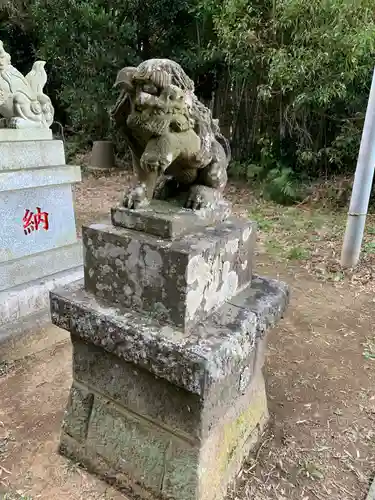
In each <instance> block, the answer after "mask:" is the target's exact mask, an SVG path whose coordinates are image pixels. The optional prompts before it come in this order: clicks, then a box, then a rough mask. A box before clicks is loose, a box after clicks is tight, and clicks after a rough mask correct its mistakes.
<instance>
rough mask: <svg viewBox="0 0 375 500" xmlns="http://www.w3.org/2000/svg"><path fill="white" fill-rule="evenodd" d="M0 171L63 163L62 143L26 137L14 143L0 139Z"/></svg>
mask: <svg viewBox="0 0 375 500" xmlns="http://www.w3.org/2000/svg"><path fill="white" fill-rule="evenodd" d="M0 158H1V161H0V172H7V171H11V170H30V169H31V170H32V169H35V168H38V167H56V166H58V165H65V151H64V143H63V142H62V141H59V140H53V141H51V140H43V141H36V140H34V141H33V140H31V139H26V140H24V141H21V142H18V143H17V144H14V143H13V142H6V141H0Z"/></svg>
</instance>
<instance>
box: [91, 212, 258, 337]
mask: <svg viewBox="0 0 375 500" xmlns="http://www.w3.org/2000/svg"><path fill="white" fill-rule="evenodd" d="M255 235H256V228H255V225H254V223H252V222H249V221H245V220H244V221H242V220H237V219H227V220H226V221H224V222H222V223H220V224H218V225H217V226H216V227H205V228H202V229H201V231H199V232H197V233H195V234H190V235H183V236H179V237H177V238H175V239H174V240H173V241H168V240H163V239H161V238H157V237H156V236H153V235H150V234H146V233H140V232H138V231H137V232H135V231H132V230H128V229H124V228H120V227H115V226H111V225H105V224H95V225H92V226H90V227H87V228H84V229H83V244H84V248H85V252H84V272H85V288H86V290H88V291H90V292H91V293H93V294H94V295H96V296H97V297H99V298H103V299H105V300H106V301H108V302H111V303H113V304H119V305H121V306H124V307H129V308H134V309H135V310H137V311H145V312H149V313H151V314H153V315H154V316H157V317H159V319H163V320H165V321H167V322H170V323H173V324H175V325H177V326H179V327H181V328H183V329H184V330H186V331H187V330H189V329H191V328H194V327H195V325H196V324H197V323H198V322H199V321H202V320H203V319H204V318H206V317H207V316H208V315H209V314H210V313H211V312H213V311H214V310H215V309H217V308H218V307H220V306H221V305H222V304H224V302H225V301H226V300H227V299H230V298H231V297H233V296H234V295H236V294H237V293H238V292H240V291H241V290H242V289H244V288H245V287H247V286H248V285H249V284H250V283H251V273H252V257H253V246H254V242H255Z"/></svg>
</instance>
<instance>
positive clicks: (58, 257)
mask: <svg viewBox="0 0 375 500" xmlns="http://www.w3.org/2000/svg"><path fill="white" fill-rule="evenodd" d="M13 132H14V134H13V137H12V133H13ZM21 132H22V133H23V140H21V138H22V133H21ZM43 132H44V134H45V133H46V132H50V131H43ZM33 135H34V137H36V136H37V134H36V131H33ZM42 136H43V134H42ZM14 137H16V139H17V140H11V139H12V138H14ZM80 179H81V172H80V168H79V167H75V166H70V165H65V153H64V145H63V143H62V141H58V140H52V138H49V139H43V140H40V139H35V140H28V131H20V130H6V129H4V130H1V129H0V220H1V224H2V227H1V231H0V342H2V341H5V339H8V338H9V337H12V336H13V334H14V332H15V331H17V330H18V327H20V328H21V329H22V323H24V322H25V320H27V319H28V318H36V317H39V316H40V315H46V320H47V321H48V315H47V314H46V313H48V312H49V291H50V290H51V289H52V288H53V287H55V286H58V285H62V284H65V283H68V282H70V281H76V280H77V279H79V278H81V277H82V275H83V268H82V246H81V243H80V242H78V241H77V234H76V225H75V217H74V208H73V199H72V183H74V182H78V181H80Z"/></svg>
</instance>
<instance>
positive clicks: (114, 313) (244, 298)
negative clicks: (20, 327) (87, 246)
mask: <svg viewBox="0 0 375 500" xmlns="http://www.w3.org/2000/svg"><path fill="white" fill-rule="evenodd" d="M235 300H236V305H234V304H233V303H232V302H231V300H228V301H227V302H226V303H225V304H224V305H223V306H222V307H221V308H220V309H219V310H218V311H216V312H215V313H214V314H212V316H210V318H208V319H207V320H206V321H205V322H204V323H203V322H202V323H199V324H198V325H197V326H196V328H195V329H194V330H193V331H192V332H190V333H184V332H183V331H182V330H181V329H179V328H177V327H172V326H170V325H166V324H165V323H161V322H159V321H158V320H156V319H154V318H152V317H150V316H147V315H145V314H138V313H136V312H134V311H132V310H129V309H124V308H118V307H114V306H111V305H108V304H107V303H105V302H103V301H101V300H100V299H98V298H96V297H95V296H94V295H92V294H91V293H89V292H87V291H86V290H85V289H84V288H83V283H82V282H77V283H73V284H71V285H70V286H66V287H64V288H63V289H59V290H55V291H53V292H52V293H51V316H52V322H53V323H54V324H55V325H56V326H59V327H60V328H63V329H65V330H68V331H69V332H70V333H71V334H72V336H73V337H74V338H75V339H77V340H79V339H80V340H82V341H84V342H86V343H89V344H91V345H94V346H97V347H100V348H101V349H103V350H104V351H106V352H109V353H111V354H113V355H115V356H116V357H118V358H119V359H122V360H124V361H126V362H130V363H133V364H134V365H136V366H138V367H139V368H143V369H145V370H146V371H148V372H150V373H151V374H152V375H154V376H156V377H160V378H162V379H165V380H167V381H168V382H170V383H172V384H174V385H176V386H178V387H180V388H182V389H185V390H187V391H188V392H190V393H192V394H196V395H198V396H200V397H207V396H208V394H211V393H212V394H215V397H217V398H219V399H223V400H225V401H227V402H228V401H229V400H230V397H229V394H228V393H226V394H225V395H224V393H223V391H224V389H225V388H227V389H228V390H229V391H232V390H234V391H238V390H244V389H245V388H246V387H247V385H248V383H249V381H250V379H251V376H252V374H253V367H254V365H253V363H251V358H252V356H253V353H254V350H255V349H256V346H257V339H258V338H261V337H262V335H263V333H264V331H265V330H267V329H268V328H269V327H272V326H273V325H274V324H275V323H276V322H277V321H278V320H279V319H280V318H281V316H282V315H283V313H284V311H285V309H286V307H287V304H288V300H289V291H288V287H287V285H285V284H284V283H282V282H279V281H275V280H269V279H266V278H255V279H254V280H253V282H252V284H251V286H250V287H248V288H247V289H246V290H244V291H243V292H242V293H241V294H239V296H237V297H236V298H235ZM252 361H254V359H253V360H252ZM232 376H233V377H235V378H237V380H235V379H231V377H232ZM229 379H230V382H229ZM233 397H235V394H234V395H233Z"/></svg>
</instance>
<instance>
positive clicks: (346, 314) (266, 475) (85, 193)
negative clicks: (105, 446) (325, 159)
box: [0, 174, 375, 500]
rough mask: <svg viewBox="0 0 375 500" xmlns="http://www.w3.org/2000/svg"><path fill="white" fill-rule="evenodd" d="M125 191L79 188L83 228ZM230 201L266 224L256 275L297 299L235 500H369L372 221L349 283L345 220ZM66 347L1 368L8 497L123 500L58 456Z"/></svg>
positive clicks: (2, 480)
mask: <svg viewBox="0 0 375 500" xmlns="http://www.w3.org/2000/svg"><path fill="white" fill-rule="evenodd" d="M125 182H127V176H126V175H125V174H122V175H114V176H111V177H107V178H99V179H94V178H93V177H86V178H85V179H84V181H83V183H81V184H80V185H79V186H78V187H77V190H76V209H77V218H78V221H77V222H78V226H81V225H82V224H87V223H90V222H94V221H98V220H99V219H101V218H103V217H106V216H107V214H108V210H109V208H110V206H111V205H113V203H114V202H116V201H117V200H118V199H119V196H120V195H121V191H122V188H123V184H124V183H125ZM228 196H229V197H230V198H231V199H232V201H233V202H234V203H235V208H236V211H237V212H238V213H239V214H240V215H242V216H244V215H245V216H246V215H248V216H251V217H253V218H256V219H257V220H258V223H259V228H260V229H259V244H258V249H257V255H256V265H255V267H256V272H257V273H258V274H264V275H269V276H272V277H279V278H281V279H283V280H285V281H287V282H288V283H289V284H290V286H291V289H292V301H291V304H290V308H289V310H288V313H287V315H286V317H285V318H284V320H283V321H282V322H281V323H280V325H279V327H278V328H276V329H275V330H273V331H272V332H271V333H270V337H269V349H268V357H267V365H266V369H265V372H266V379H267V385H268V396H269V405H270V411H271V417H272V418H271V422H270V426H269V429H268V430H267V432H266V433H265V435H264V436H263V439H262V442H261V445H260V448H259V449H258V451H257V452H256V454H254V456H252V457H250V459H249V461H248V463H247V464H246V466H245V467H244V469H243V471H242V472H241V474H240V476H239V478H238V481H237V483H236V486H235V488H234V489H233V491H231V492H230V493H229V494H228V500H250V499H251V500H272V499H277V500H284V499H285V500H287V499H288V500H297V499H298V500H313V499H318V500H323V499H332V500H335V499H340V500H352V499H353V500H354V499H355V500H362V499H363V500H364V499H365V497H366V492H367V490H368V487H369V482H370V480H371V479H372V476H373V474H374V472H375V392H374V381H375V380H374V379H375V377H374V363H375V333H374V329H373V326H372V325H373V322H374V320H375V312H374V301H375V296H374V291H373V280H372V268H373V253H372V250H373V246H372V245H371V244H372V236H371V235H372V234H374V233H375V231H373V229H372V227H373V226H372V225H371V224H372V222H373V221H372V218H371V217H370V218H369V224H368V231H367V233H366V240H365V245H367V246H366V249H367V250H366V251H365V253H364V255H363V259H362V263H361V265H360V266H359V267H358V269H357V270H356V271H355V272H352V271H351V272H348V273H343V272H342V271H341V270H340V269H339V268H338V267H337V261H336V259H337V253H338V251H339V246H340V243H341V237H342V231H343V227H344V226H343V222H344V216H343V215H342V214H338V215H334V216H333V215H330V214H327V213H321V212H320V211H319V210H315V209H314V210H312V209H311V208H308V209H306V207H294V208H292V209H284V208H281V207H276V206H273V205H272V204H269V203H266V202H263V201H259V200H256V199H254V198H252V197H251V196H250V195H248V188H247V187H246V188H241V187H238V186H233V185H232V186H231V187H230V188H229V189H228ZM49 329H50V334H51V335H55V334H56V333H57V332H56V329H55V328H54V327H49ZM58 338H59V342H58V343H57V344H56V345H55V346H53V347H52V348H51V347H49V348H47V349H45V350H42V351H39V352H36V353H33V354H30V355H29V356H28V357H27V358H25V359H24V360H22V361H17V362H15V363H12V362H11V361H9V363H3V364H2V365H0V401H1V408H0V498H8V499H16V498H18V499H26V498H30V499H37V498H40V499H46V500H47V499H48V500H55V499H56V500H57V499H59V500H61V499H65V498H66V499H72V500H83V499H84V500H97V499H108V500H109V499H112V500H120V499H124V498H125V497H124V496H123V495H121V494H120V493H118V492H116V491H115V490H113V489H112V488H110V487H109V486H108V485H106V484H105V483H103V482H101V481H99V480H97V479H96V478H94V477H93V476H91V475H89V474H87V473H86V472H85V471H83V470H82V469H80V468H79V467H78V466H77V464H73V463H71V462H69V461H67V460H66V459H64V458H62V457H60V456H59V455H58V454H57V447H58V441H59V432H60V424H61V419H62V416H63V411H64V407H65V403H66V400H67V396H68V390H69V387H70V383H71V349H70V343H69V338H68V335H66V336H65V338H64V337H63V338H62V337H61V332H59V337H58ZM1 492H3V497H2V496H1ZM6 492H8V493H6ZM10 492H12V493H10ZM4 495H5V496H4Z"/></svg>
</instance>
